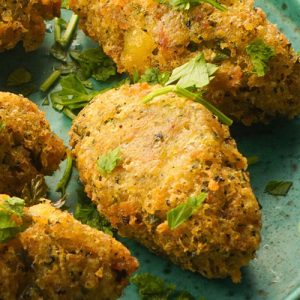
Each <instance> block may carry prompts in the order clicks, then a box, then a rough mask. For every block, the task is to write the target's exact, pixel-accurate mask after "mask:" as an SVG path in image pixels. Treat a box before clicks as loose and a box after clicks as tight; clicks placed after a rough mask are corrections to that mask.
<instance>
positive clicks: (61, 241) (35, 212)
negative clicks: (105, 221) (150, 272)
mask: <svg viewBox="0 0 300 300" xmlns="http://www.w3.org/2000/svg"><path fill="white" fill-rule="evenodd" d="M6 197H7V196H4V195H2V196H1V197H0V199H1V200H2V201H3V200H4V199H6ZM0 203H1V202H0ZM24 219H25V220H26V221H24V222H25V223H27V225H26V229H25V231H23V232H21V233H19V234H18V235H17V236H16V237H15V238H14V239H12V240H10V241H9V242H6V243H2V244H1V243H0V254H1V255H0V266H1V268H0V274H1V282H2V284H1V285H0V299H5V300H10V299H11V300H14V299H33V300H35V299H53V300H55V299H66V300H70V299H91V300H95V299H99V300H102V299H103V300H104V299H107V300H110V299H117V298H118V297H119V296H120V295H121V293H122V290H123V288H124V287H125V286H126V285H127V284H128V277H129V275H131V273H133V272H134V271H135V270H136V269H137V267H138V262H137V260H136V259H135V258H134V257H132V256H131V255H130V252H129V250H128V249H127V248H125V247H124V246H123V245H122V244H121V243H119V242H118V241H116V240H115V239H114V238H113V237H111V236H110V235H107V234H105V233H103V232H101V231H98V230H96V229H93V228H91V227H89V226H87V225H83V224H81V223H80V222H78V221H77V220H75V219H74V218H73V217H72V216H71V215H70V214H69V213H67V212H62V211H60V210H59V209H56V208H54V207H53V206H52V205H51V204H50V202H49V201H46V202H44V203H41V204H38V205H35V206H32V207H30V208H25V215H24Z"/></svg>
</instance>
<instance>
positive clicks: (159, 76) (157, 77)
mask: <svg viewBox="0 0 300 300" xmlns="http://www.w3.org/2000/svg"><path fill="white" fill-rule="evenodd" d="M169 78H170V73H169V72H160V70H159V69H157V68H149V69H147V70H146V71H145V73H144V74H143V75H142V76H141V78H140V80H139V82H148V83H149V84H161V85H165V84H166V82H167V81H168V80H169Z"/></svg>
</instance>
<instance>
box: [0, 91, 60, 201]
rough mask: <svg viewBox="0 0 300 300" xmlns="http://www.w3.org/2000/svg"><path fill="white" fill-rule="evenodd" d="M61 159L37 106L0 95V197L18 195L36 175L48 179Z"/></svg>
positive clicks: (19, 99) (0, 93)
mask: <svg viewBox="0 0 300 300" xmlns="http://www.w3.org/2000/svg"><path fill="white" fill-rule="evenodd" d="M64 156H65V146H64V144H63V141H62V140H61V139H59V138H58V137H57V136H56V135H55V134H54V133H53V132H51V130H50V126H49V124H48V122H47V121H46V119H45V115H44V113H43V112H41V111H40V110H39V109H38V107H37V105H35V104H34V103H32V102H31V101H30V100H28V99H26V98H23V97H22V96H18V95H15V94H11V93H4V92H0V193H5V194H9V195H20V193H21V191H22V189H23V187H24V186H25V184H26V183H28V182H30V181H31V179H33V178H35V177H36V175H38V174H42V175H51V174H52V173H53V172H54V171H55V170H56V169H57V168H58V166H59V163H60V161H61V160H62V159H63V158H64Z"/></svg>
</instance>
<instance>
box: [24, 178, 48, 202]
mask: <svg viewBox="0 0 300 300" xmlns="http://www.w3.org/2000/svg"><path fill="white" fill-rule="evenodd" d="M47 192H48V186H47V184H46V181H45V178H44V176H43V175H37V176H36V177H35V178H33V179H32V180H31V182H30V184H28V183H27V184H26V185H25V187H24V188H23V190H22V198H23V199H24V200H25V202H26V203H27V205H29V206H31V205H35V204H37V203H39V202H40V200H41V199H43V198H46V196H47Z"/></svg>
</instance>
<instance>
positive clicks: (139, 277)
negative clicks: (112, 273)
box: [130, 273, 175, 300]
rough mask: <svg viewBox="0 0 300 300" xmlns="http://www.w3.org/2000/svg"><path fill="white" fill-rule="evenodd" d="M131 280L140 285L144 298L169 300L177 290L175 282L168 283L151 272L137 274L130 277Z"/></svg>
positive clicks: (148, 299)
mask: <svg viewBox="0 0 300 300" xmlns="http://www.w3.org/2000/svg"><path fill="white" fill-rule="evenodd" d="M130 282H131V283H133V284H134V285H136V286H137V287H138V290H139V295H140V297H141V299H142V300H154V299H157V300H167V299H168V298H169V297H170V295H171V294H172V293H173V292H174V290H175V285H174V284H168V283H166V282H165V281H164V280H162V279H160V278H159V277H157V276H154V275H151V274H149V273H141V274H136V275H134V276H132V277H131V278H130Z"/></svg>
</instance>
